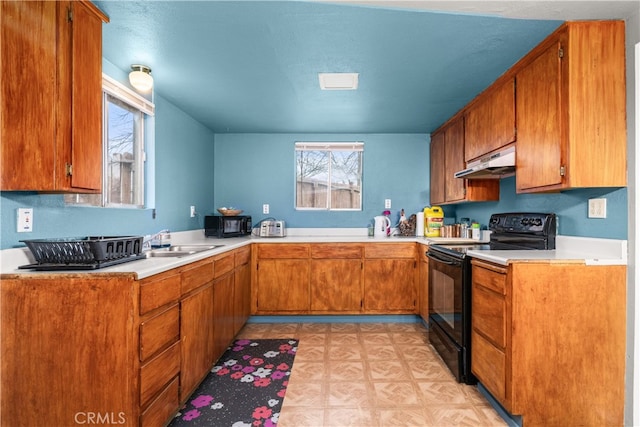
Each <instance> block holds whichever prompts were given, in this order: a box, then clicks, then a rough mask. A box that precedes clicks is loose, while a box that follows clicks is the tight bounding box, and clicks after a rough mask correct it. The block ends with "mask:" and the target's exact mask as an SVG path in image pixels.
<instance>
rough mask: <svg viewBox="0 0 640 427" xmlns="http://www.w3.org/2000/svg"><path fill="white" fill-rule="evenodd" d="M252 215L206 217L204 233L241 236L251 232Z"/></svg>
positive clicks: (208, 235) (220, 235) (209, 235)
mask: <svg viewBox="0 0 640 427" xmlns="http://www.w3.org/2000/svg"><path fill="white" fill-rule="evenodd" d="M251 227H252V225H251V217H250V216H248V215H238V216H224V215H215V216H214V215H207V216H205V217H204V235H205V236H207V237H218V238H221V237H239V236H246V235H250V234H251Z"/></svg>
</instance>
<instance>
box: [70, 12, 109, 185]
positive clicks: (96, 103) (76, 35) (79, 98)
mask: <svg viewBox="0 0 640 427" xmlns="http://www.w3.org/2000/svg"><path fill="white" fill-rule="evenodd" d="M71 4H72V6H71V7H72V13H73V21H72V22H71V46H70V47H69V49H71V70H69V71H68V72H67V73H65V74H63V75H65V76H70V79H71V92H70V93H71V98H70V99H71V100H72V102H71V130H70V138H71V143H70V147H71V158H70V160H67V161H70V162H71V165H73V170H72V174H71V188H77V189H87V190H96V191H100V189H101V188H102V20H101V19H100V18H99V17H98V16H96V14H95V11H94V10H92V6H91V5H88V4H86V3H81V2H72V3H71ZM65 157H66V156H65Z"/></svg>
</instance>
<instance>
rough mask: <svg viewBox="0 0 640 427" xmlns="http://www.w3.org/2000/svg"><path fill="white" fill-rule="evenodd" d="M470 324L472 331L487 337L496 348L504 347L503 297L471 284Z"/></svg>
mask: <svg viewBox="0 0 640 427" xmlns="http://www.w3.org/2000/svg"><path fill="white" fill-rule="evenodd" d="M471 300H472V302H471V307H472V308H471V313H472V314H471V322H472V327H473V329H474V330H476V331H478V332H480V333H481V334H482V335H484V336H485V337H487V338H488V339H489V340H490V341H491V342H493V344H495V345H496V347H498V348H501V349H504V348H505V346H506V324H505V319H506V309H507V308H506V305H505V300H504V296H503V295H501V294H498V293H496V292H493V291H491V290H489V289H487V288H485V287H483V286H478V285H476V284H475V283H474V284H473V291H472V292H471Z"/></svg>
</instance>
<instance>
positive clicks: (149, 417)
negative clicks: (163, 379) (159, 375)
mask: <svg viewBox="0 0 640 427" xmlns="http://www.w3.org/2000/svg"><path fill="white" fill-rule="evenodd" d="M178 387H179V383H178V377H175V378H174V379H173V381H171V382H170V383H169V384H168V385H167V386H166V387H165V389H164V390H162V393H160V394H159V395H158V397H157V398H156V399H155V400H154V401H153V402H151V404H150V405H149V407H148V408H147V409H146V410H144V411H143V412H142V414H141V415H140V426H141V427H159V426H164V425H165V424H166V423H167V421H170V417H171V416H172V415H173V414H174V413H175V412H176V411H177V410H178V405H179V404H180V402H179V398H178V391H179V388H178Z"/></svg>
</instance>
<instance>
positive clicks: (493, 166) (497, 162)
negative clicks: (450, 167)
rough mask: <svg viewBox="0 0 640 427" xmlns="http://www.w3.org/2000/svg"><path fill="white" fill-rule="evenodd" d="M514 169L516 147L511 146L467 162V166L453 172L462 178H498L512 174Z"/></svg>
mask: <svg viewBox="0 0 640 427" xmlns="http://www.w3.org/2000/svg"><path fill="white" fill-rule="evenodd" d="M515 171H516V148H515V147H513V146H511V147H509V148H507V149H505V150H503V151H499V152H497V153H493V154H490V155H488V156H486V157H482V158H481V159H479V160H475V161H473V162H469V163H468V164H467V168H466V169H464V170H461V171H459V172H456V173H454V174H453V176H454V177H455V178H464V179H488V178H489V179H500V178H503V177H505V176H510V175H513V174H514V173H515Z"/></svg>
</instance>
